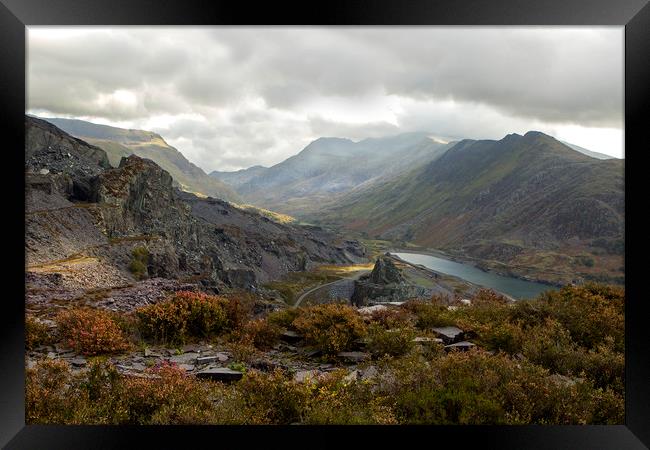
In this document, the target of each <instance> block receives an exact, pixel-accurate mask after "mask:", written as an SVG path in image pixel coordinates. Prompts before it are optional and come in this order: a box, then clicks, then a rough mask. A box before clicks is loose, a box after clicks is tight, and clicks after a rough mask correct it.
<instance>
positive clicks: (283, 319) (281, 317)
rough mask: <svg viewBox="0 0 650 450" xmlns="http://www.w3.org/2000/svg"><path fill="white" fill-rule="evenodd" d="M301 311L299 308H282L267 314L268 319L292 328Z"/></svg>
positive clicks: (273, 322)
mask: <svg viewBox="0 0 650 450" xmlns="http://www.w3.org/2000/svg"><path fill="white" fill-rule="evenodd" d="M299 312H300V310H299V309H298V308H285V309H280V310H278V311H273V312H272V313H269V315H268V316H266V320H268V321H269V323H272V324H274V325H277V326H279V327H281V328H291V324H292V323H293V321H294V320H296V318H297V317H298V314H299Z"/></svg>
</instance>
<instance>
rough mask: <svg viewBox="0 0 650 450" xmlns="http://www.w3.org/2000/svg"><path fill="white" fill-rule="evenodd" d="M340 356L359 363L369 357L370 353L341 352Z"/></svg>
mask: <svg viewBox="0 0 650 450" xmlns="http://www.w3.org/2000/svg"><path fill="white" fill-rule="evenodd" d="M338 357H339V358H342V359H343V360H345V361H348V362H351V363H359V362H362V361H365V360H366V359H368V354H367V353H363V352H340V353H339V354H338Z"/></svg>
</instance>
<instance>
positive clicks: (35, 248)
mask: <svg viewBox="0 0 650 450" xmlns="http://www.w3.org/2000/svg"><path fill="white" fill-rule="evenodd" d="M32 122H33V123H32ZM30 124H31V126H30ZM47 125H48V127H47V129H45V130H44V129H43V127H41V124H40V123H39V122H38V121H31V120H29V121H28V129H29V132H28V135H29V136H34V141H33V142H28V143H27V144H26V145H27V147H28V149H29V151H28V153H30V154H33V155H39V156H38V158H37V160H38V165H32V166H29V165H28V170H30V168H31V169H38V170H39V172H41V169H46V170H43V171H42V172H43V173H36V174H30V179H31V182H29V183H28V186H27V190H28V199H30V200H28V204H30V205H31V210H28V214H27V233H26V236H27V252H28V260H30V257H31V261H32V262H38V263H41V262H46V261H51V260H53V259H57V260H63V259H66V258H70V257H72V256H74V257H75V258H77V257H80V256H84V255H86V256H91V257H93V258H95V259H97V260H100V261H104V262H107V263H109V264H113V265H115V266H117V267H120V268H121V269H122V270H123V271H124V272H125V273H126V275H127V276H130V275H128V271H127V270H126V268H127V267H128V265H129V262H130V260H131V252H132V250H133V248H134V247H136V246H144V247H146V248H147V250H148V260H147V265H148V267H147V273H148V275H149V276H157V277H164V278H178V277H181V276H185V277H187V276H191V277H195V278H197V279H202V280H203V281H204V282H205V283H206V284H207V285H208V286H211V287H212V288H214V289H215V290H217V291H218V290H220V289H221V288H223V287H238V288H247V289H254V288H256V287H257V286H259V285H260V284H261V283H264V282H266V281H269V280H271V279H274V278H277V277H279V276H281V275H283V274H285V273H287V272H289V271H299V270H307V269H309V268H311V267H312V266H314V265H315V264H318V263H347V262H350V261H352V260H353V257H356V256H357V255H362V254H363V249H362V247H361V246H360V245H359V244H358V243H357V242H356V241H344V242H342V243H341V242H338V241H337V239H336V236H334V235H332V234H330V233H328V232H326V231H325V230H322V229H320V228H318V227H301V226H298V225H289V224H280V223H276V222H274V221H272V220H270V219H268V218H266V217H263V216H260V215H258V214H256V213H254V212H249V211H245V210H242V209H238V208H235V207H233V206H232V205H231V204H229V203H228V202H225V201H222V200H219V199H214V198H210V197H208V198H199V197H197V196H195V195H193V194H190V193H186V192H182V191H180V190H179V189H177V188H175V187H174V186H173V180H172V177H171V176H170V175H169V173H168V172H166V171H165V170H163V169H161V168H160V167H159V166H158V165H157V164H156V163H154V162H153V161H150V160H148V159H144V158H140V157H138V156H135V155H131V156H129V157H125V158H122V160H121V162H120V165H119V167H117V168H105V167H104V165H105V164H104V158H101V157H96V158H95V159H93V158H91V156H93V155H95V153H94V151H95V150H94V149H92V148H91V146H87V147H86V146H84V145H85V144H84V143H83V141H78V140H76V139H74V138H72V137H70V136H67V137H66V135H65V133H63V132H61V131H60V130H59V131H58V132H57V133H58V134H56V135H57V136H59V137H60V141H61V142H60V146H59V147H60V148H66V149H68V148H69V149H73V148H77V147H78V148H79V149H84V151H85V150H88V152H89V153H88V154H87V155H85V156H83V155H82V153H83V152H81V151H80V152H78V153H79V155H82V156H83V158H85V159H83V158H82V157H81V156H79V159H78V161H82V160H83V162H84V164H81V163H80V164H77V165H70V166H59V165H58V161H59V159H58V157H54V156H52V155H53V154H51V153H50V152H48V151H43V150H42V149H39V148H38V144H35V142H37V143H41V144H43V143H46V142H49V141H47V140H45V138H42V136H40V135H41V134H42V133H45V132H47V133H50V134H52V135H54V134H55V132H54V131H51V130H50V128H55V127H53V126H52V125H49V124H47ZM43 145H45V144H43ZM75 146H76V147H75ZM91 150H92V151H91ZM97 150H98V151H100V152H101V150H100V149H97ZM95 156H96V155H95ZM104 156H105V155H104ZM33 161H35V160H33ZM75 161H77V160H76V159H75ZM91 162H92V164H91ZM86 163H87V164H86ZM50 168H51V169H50ZM47 170H49V172H47V173H45V172H46V171H47ZM82 179H83V180H84V183H85V184H84V186H85V188H84V196H83V199H84V200H85V201H84V202H83V203H80V202H79V199H80V197H79V196H78V195H77V191H78V190H76V189H75V188H74V185H75V183H78V180H82ZM47 205H57V207H56V208H50V207H48V206H47Z"/></svg>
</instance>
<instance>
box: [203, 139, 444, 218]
mask: <svg viewBox="0 0 650 450" xmlns="http://www.w3.org/2000/svg"><path fill="white" fill-rule="evenodd" d="M449 147H450V144H447V143H444V142H443V141H440V140H437V139H434V138H432V137H430V136H429V135H428V134H427V133H406V134H400V135H397V136H390V137H385V138H372V139H364V140H362V141H360V142H353V141H351V140H349V139H342V138H319V139H317V140H315V141H313V142H312V143H310V144H309V145H308V146H307V147H305V148H304V149H303V150H302V151H301V152H300V153H298V154H297V155H294V156H292V157H290V158H288V159H286V160H285V161H283V162H281V163H279V164H276V165H274V166H272V167H269V168H259V167H254V168H250V169H246V170H243V171H238V172H229V173H228V172H226V173H224V172H213V173H212V174H211V175H212V176H215V177H217V178H219V179H220V180H222V181H224V182H227V183H229V184H231V185H232V186H234V187H236V188H237V192H238V194H239V195H241V196H242V197H243V198H244V199H245V200H247V201H248V202H249V203H252V204H255V205H257V206H260V207H263V208H268V209H272V210H277V211H279V212H282V213H286V214H303V213H305V212H307V211H311V210H314V209H316V208H318V207H319V206H320V204H321V203H322V202H323V201H331V200H332V199H333V198H338V196H340V195H342V194H345V193H347V192H350V191H352V190H354V189H357V188H359V187H360V186H367V185H371V184H373V183H375V182H377V181H379V180H381V179H383V178H385V177H391V176H395V175H397V174H400V173H403V172H404V171H407V170H410V169H412V168H413V167H415V166H417V165H419V164H423V163H426V162H429V161H431V160H433V159H435V158H436V157H438V156H440V155H441V154H442V153H443V152H444V151H445V150H446V149H447V148H449Z"/></svg>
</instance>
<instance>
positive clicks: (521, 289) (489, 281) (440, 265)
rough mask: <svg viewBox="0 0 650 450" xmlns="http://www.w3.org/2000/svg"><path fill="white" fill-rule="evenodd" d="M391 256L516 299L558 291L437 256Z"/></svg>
mask: <svg viewBox="0 0 650 450" xmlns="http://www.w3.org/2000/svg"><path fill="white" fill-rule="evenodd" d="M391 254H393V255H395V256H397V257H399V258H401V259H403V260H404V261H406V262H409V263H412V264H421V265H423V266H424V267H427V268H429V269H431V270H435V271H436V272H441V273H445V274H447V275H453V276H455V277H458V278H462V279H463V280H466V281H469V282H470V283H474V284H478V285H479V286H483V287H486V288H491V289H494V290H496V291H499V292H503V293H504V294H507V295H509V296H511V297H513V298H516V299H524V298H533V297H536V296H537V295H538V294H540V293H542V292H544V291H548V290H555V289H557V288H556V287H554V286H550V285H547V284H542V283H535V282H532V281H525V280H520V279H519V278H512V277H506V276H502V275H497V274H495V273H491V272H485V271H483V270H481V269H478V268H476V267H474V266H471V265H469V264H463V263H458V262H455V261H450V260H448V259H444V258H439V257H437V256H431V255H423V254H420V253H393V252H391Z"/></svg>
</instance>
